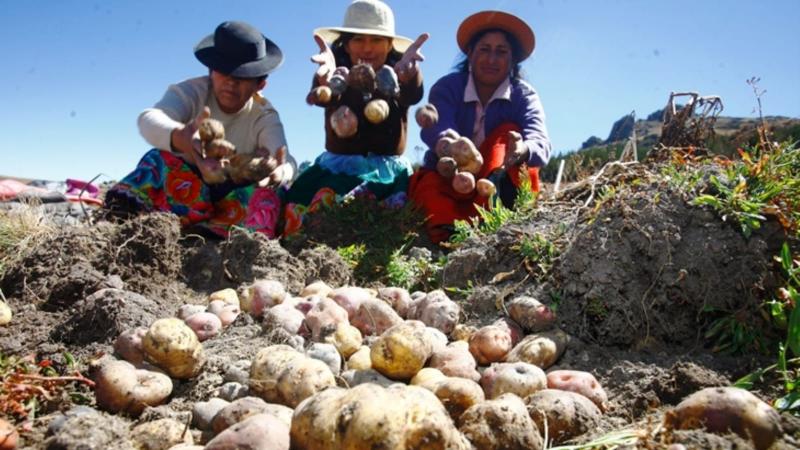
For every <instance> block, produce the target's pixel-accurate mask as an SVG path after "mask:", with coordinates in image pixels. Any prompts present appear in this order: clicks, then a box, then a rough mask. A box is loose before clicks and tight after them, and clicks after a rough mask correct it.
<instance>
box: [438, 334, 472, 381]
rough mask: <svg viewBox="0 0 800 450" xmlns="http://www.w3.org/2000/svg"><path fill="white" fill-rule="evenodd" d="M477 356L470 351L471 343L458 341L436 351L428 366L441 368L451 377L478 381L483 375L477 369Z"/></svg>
mask: <svg viewBox="0 0 800 450" xmlns="http://www.w3.org/2000/svg"><path fill="white" fill-rule="evenodd" d="M476 365H477V364H476V363H475V358H473V357H472V355H471V354H470V352H469V344H467V343H466V342H464V341H456V342H452V343H450V344H448V345H447V347H446V348H445V349H444V350H443V351H440V352H435V353H434V354H433V356H431V359H430V361H429V362H428V367H432V368H434V369H439V370H440V371H442V373H443V374H445V375H447V376H449V377H460V378H466V379H468V380H471V381H475V382H477V381H478V380H480V379H481V375H480V374H479V373H478V371H477V370H475V366H476Z"/></svg>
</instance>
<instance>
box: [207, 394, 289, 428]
mask: <svg viewBox="0 0 800 450" xmlns="http://www.w3.org/2000/svg"><path fill="white" fill-rule="evenodd" d="M256 414H269V415H271V416H274V417H275V418H277V419H278V420H280V421H281V422H283V423H285V424H286V426H287V427H288V426H289V424H290V423H291V421H292V409H291V408H289V407H286V406H284V405H278V404H275V403H267V402H265V401H264V400H262V399H260V398H258V397H242V398H240V399H237V400H236V401H234V402H231V403H230V404H228V405H227V406H225V407H223V408H222V409H220V410H219V412H218V413H217V415H216V416H214V418H213V420H212V422H211V428H212V429H213V430H214V433H217V434H219V433H221V432H222V431H224V430H226V429H228V428H229V427H231V426H233V425H235V424H237V423H239V422H241V421H243V420H245V419H247V418H248V417H250V416H254V415H256Z"/></svg>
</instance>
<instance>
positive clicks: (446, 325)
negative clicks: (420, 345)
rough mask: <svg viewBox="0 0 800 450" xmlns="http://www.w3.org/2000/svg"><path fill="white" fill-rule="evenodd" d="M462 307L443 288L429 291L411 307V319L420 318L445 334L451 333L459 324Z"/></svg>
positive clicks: (409, 313) (409, 314)
mask: <svg viewBox="0 0 800 450" xmlns="http://www.w3.org/2000/svg"><path fill="white" fill-rule="evenodd" d="M460 314H461V307H460V306H458V303H456V302H454V301H452V300H450V298H449V297H448V296H447V294H445V293H444V291H442V290H435V291H431V292H429V293H428V294H427V295H425V297H423V298H422V299H420V300H418V301H416V302H414V303H413V304H412V305H411V308H409V312H408V316H409V318H410V319H415V320H420V321H422V322H423V323H424V324H425V325H427V326H429V327H434V328H436V329H438V330H439V331H441V332H442V333H444V334H450V333H451V332H452V331H453V329H454V328H455V327H456V325H457V324H458V319H459V316H460Z"/></svg>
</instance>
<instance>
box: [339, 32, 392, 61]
mask: <svg viewBox="0 0 800 450" xmlns="http://www.w3.org/2000/svg"><path fill="white" fill-rule="evenodd" d="M354 36H355V34H353V33H341V34H340V35H339V37H338V38H336V40H335V41H333V44H331V50H332V51H333V57H334V58H335V59H336V67H339V66H345V67H352V66H353V64H352V63H351V62H350V55H348V54H347V52H346V51H345V47H347V43H348V42H350V39H353V37H354ZM387 39H389V41H390V42H389V44H390V45H391V40H392V38H390V37H387ZM402 56H403V54H402V53H400V52H398V51H397V50H395V48H394V45H392V47H391V48H390V49H389V54H388V55H386V62H384V64H386V65H389V66H394V64H395V63H396V62H397V61H400V58H402Z"/></svg>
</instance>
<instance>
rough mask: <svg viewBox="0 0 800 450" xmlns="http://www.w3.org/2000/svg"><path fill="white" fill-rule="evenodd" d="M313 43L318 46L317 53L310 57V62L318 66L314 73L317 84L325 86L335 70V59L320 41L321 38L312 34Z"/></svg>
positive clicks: (322, 40) (331, 52)
mask: <svg viewBox="0 0 800 450" xmlns="http://www.w3.org/2000/svg"><path fill="white" fill-rule="evenodd" d="M314 41H315V42H316V43H317V45H318V46H319V53H317V54H316V55H313V56H312V57H311V62H313V63H316V64H319V68H317V72H316V76H317V82H318V83H319V84H321V85H325V84H327V83H328V80H329V79H330V78H331V75H333V71H334V70H336V58H334V56H333V51H332V50H331V48H330V47H328V44H327V43H325V40H324V39H322V36H320V35H318V34H314Z"/></svg>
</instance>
